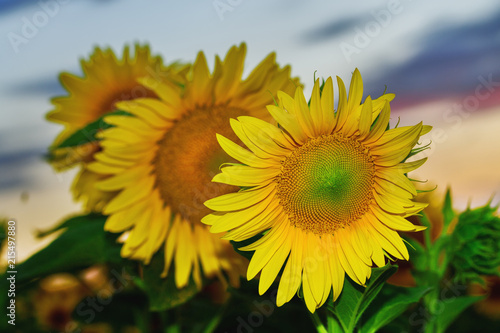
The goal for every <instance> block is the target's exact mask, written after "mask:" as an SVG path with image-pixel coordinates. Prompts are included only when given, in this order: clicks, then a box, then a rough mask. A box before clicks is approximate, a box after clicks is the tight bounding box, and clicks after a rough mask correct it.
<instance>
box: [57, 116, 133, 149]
mask: <svg viewBox="0 0 500 333" xmlns="http://www.w3.org/2000/svg"><path fill="white" fill-rule="evenodd" d="M110 115H117V116H120V115H121V116H130V115H131V114H130V113H128V112H126V111H121V110H116V111H113V112H108V113H106V114H104V115H102V116H101V117H100V118H99V119H97V120H96V121H94V122H92V123H90V124H88V125H87V126H85V127H84V128H81V129H79V130H77V131H76V132H74V133H73V134H71V135H70V136H69V137H68V138H67V139H66V140H64V141H63V142H61V143H60V144H59V145H58V146H56V147H54V148H53V149H59V148H69V147H76V146H80V145H83V144H86V143H90V142H94V141H98V140H99V139H98V138H96V134H97V133H99V132H100V131H102V130H105V129H108V128H110V127H113V126H112V125H110V124H108V123H106V122H105V121H104V117H107V116H110Z"/></svg>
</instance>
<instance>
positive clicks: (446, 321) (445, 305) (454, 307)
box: [435, 296, 484, 332]
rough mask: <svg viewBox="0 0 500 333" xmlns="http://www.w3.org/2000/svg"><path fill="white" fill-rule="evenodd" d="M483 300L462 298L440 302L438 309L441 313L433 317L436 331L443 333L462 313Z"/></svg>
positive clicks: (481, 297)
mask: <svg viewBox="0 0 500 333" xmlns="http://www.w3.org/2000/svg"><path fill="white" fill-rule="evenodd" d="M483 298H484V296H462V297H455V298H450V299H447V300H442V301H441V302H440V308H439V310H441V311H439V313H436V317H435V318H436V324H437V331H438V332H444V331H445V330H446V328H448V326H450V325H451V324H452V323H453V321H454V320H455V318H457V317H458V315H459V314H460V313H462V311H464V310H465V309H467V308H468V307H469V306H471V305H472V304H474V303H475V302H477V301H479V300H481V299H483Z"/></svg>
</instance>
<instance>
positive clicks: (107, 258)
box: [17, 214, 124, 283]
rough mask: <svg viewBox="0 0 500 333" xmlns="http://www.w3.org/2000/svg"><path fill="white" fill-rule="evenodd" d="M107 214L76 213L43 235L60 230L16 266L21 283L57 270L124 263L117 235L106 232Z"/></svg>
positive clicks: (66, 270) (67, 270) (64, 270)
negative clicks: (76, 214)
mask: <svg viewBox="0 0 500 333" xmlns="http://www.w3.org/2000/svg"><path fill="white" fill-rule="evenodd" d="M105 221H106V217H105V216H103V215H99V214H88V215H82V216H75V217H72V218H69V219H68V220H65V221H64V222H62V223H61V224H60V225H58V226H57V227H55V228H53V229H52V230H50V231H48V232H45V233H43V234H44V235H47V234H50V233H52V232H55V231H58V230H63V231H62V233H61V234H60V235H59V236H58V237H57V238H56V239H54V241H52V242H51V243H50V244H49V245H47V246H46V247H45V248H44V249H42V250H40V251H39V252H37V253H35V254H34V255H33V256H31V257H30V258H29V259H27V260H26V261H25V262H23V263H21V264H19V265H18V266H17V270H18V275H17V280H18V282H20V283H23V282H28V281H29V280H31V279H34V278H41V277H44V276H47V275H50V274H54V273H60V272H75V271H77V270H80V269H83V268H86V267H89V266H92V265H95V264H101V263H123V262H124V261H123V259H122V258H121V257H120V246H119V244H117V243H116V236H115V235H113V234H109V233H105V232H104V231H103V230H104V222H105Z"/></svg>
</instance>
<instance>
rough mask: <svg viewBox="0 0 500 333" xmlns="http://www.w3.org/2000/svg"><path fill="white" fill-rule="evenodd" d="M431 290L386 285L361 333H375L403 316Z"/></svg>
mask: <svg viewBox="0 0 500 333" xmlns="http://www.w3.org/2000/svg"><path fill="white" fill-rule="evenodd" d="M429 290H430V289H429V288H426V287H416V288H403V287H396V286H393V285H389V284H386V285H385V286H384V287H383V288H382V291H381V292H380V294H379V297H377V298H376V299H375V300H374V301H373V303H372V304H371V305H370V306H369V307H368V309H367V310H366V312H365V314H364V318H366V319H365V321H364V322H363V323H362V325H361V327H360V328H359V333H373V332H377V331H378V330H379V329H380V328H382V327H384V326H386V325H387V324H389V323H390V322H392V321H393V320H394V319H396V318H397V317H398V316H400V315H401V314H403V313H404V312H405V311H406V310H407V309H408V307H409V306H410V305H412V304H415V303H417V302H419V301H420V299H421V298H422V297H423V296H424V295H425V294H426V293H427V292H429Z"/></svg>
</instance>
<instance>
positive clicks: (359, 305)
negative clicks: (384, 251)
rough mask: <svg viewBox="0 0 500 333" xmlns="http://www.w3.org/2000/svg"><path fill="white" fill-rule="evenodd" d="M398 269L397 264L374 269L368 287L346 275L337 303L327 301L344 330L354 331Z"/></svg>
mask: <svg viewBox="0 0 500 333" xmlns="http://www.w3.org/2000/svg"><path fill="white" fill-rule="evenodd" d="M396 271H397V266H393V265H390V264H389V265H386V266H384V267H381V268H374V269H372V276H371V277H370V279H369V280H368V282H367V284H366V287H362V286H360V285H358V284H357V283H355V282H353V281H352V280H351V279H349V278H348V277H346V279H345V281H344V288H343V289H342V293H341V294H340V296H339V298H338V299H337V301H336V302H335V303H333V304H332V302H327V308H328V309H329V310H330V311H331V312H332V313H333V314H334V315H335V318H336V319H337V320H338V322H339V323H340V325H341V326H342V328H343V330H344V332H353V331H354V329H355V328H356V325H357V323H358V322H359V321H360V319H361V316H362V315H363V313H364V312H365V311H366V309H367V308H368V306H369V305H370V304H371V303H372V302H373V301H374V299H375V297H377V295H378V293H379V292H380V290H381V289H382V287H383V286H384V282H385V281H386V280H387V279H388V278H389V277H391V275H393V274H394V273H395V272H396Z"/></svg>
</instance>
